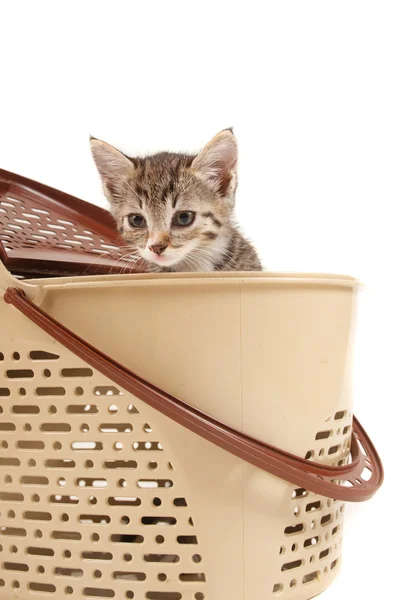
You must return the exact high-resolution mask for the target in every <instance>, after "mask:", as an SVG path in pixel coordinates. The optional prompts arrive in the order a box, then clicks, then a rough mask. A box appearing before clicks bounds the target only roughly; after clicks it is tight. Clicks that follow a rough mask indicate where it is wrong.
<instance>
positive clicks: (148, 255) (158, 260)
mask: <svg viewBox="0 0 400 600" xmlns="http://www.w3.org/2000/svg"><path fill="white" fill-rule="evenodd" d="M139 252H140V254H141V256H142V258H144V260H146V261H147V262H149V263H152V264H153V265H158V266H160V265H162V266H165V267H172V266H173V265H176V264H177V263H179V262H181V260H182V259H183V258H184V256H182V255H181V254H180V253H176V252H173V251H168V250H167V251H166V253H164V254H159V255H158V254H154V252H151V251H150V250H148V249H147V248H144V249H143V250H139Z"/></svg>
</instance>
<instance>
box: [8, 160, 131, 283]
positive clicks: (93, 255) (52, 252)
mask: <svg viewBox="0 0 400 600" xmlns="http://www.w3.org/2000/svg"><path fill="white" fill-rule="evenodd" d="M121 244H123V242H122V240H121V239H120V238H119V235H118V233H117V231H116V229H115V226H114V222H113V219H112V217H111V215H110V214H109V213H108V212H107V211H105V210H103V209H101V208H98V207H96V206H93V205H91V204H89V203H87V202H84V201H82V200H79V199H78V198H74V197H73V196H70V195H68V194H64V193H63V192H60V191H58V190H55V189H52V188H50V187H48V186H44V185H42V184H39V183H36V182H34V181H31V180H29V179H25V178H23V177H20V176H17V175H14V174H12V173H8V172H7V171H2V170H1V169H0V259H1V260H2V261H3V262H4V264H5V265H6V266H7V268H8V269H9V270H11V271H13V272H14V273H15V274H22V275H23V276H25V277H40V276H48V275H57V274H82V273H85V274H102V273H130V272H138V271H139V270H140V267H139V266H138V265H137V264H136V260H133V258H132V255H131V253H130V252H129V249H121V248H120V245H121Z"/></svg>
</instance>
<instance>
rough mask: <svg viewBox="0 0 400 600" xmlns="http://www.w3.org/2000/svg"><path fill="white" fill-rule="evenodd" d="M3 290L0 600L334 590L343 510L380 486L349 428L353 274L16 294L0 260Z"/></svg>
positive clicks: (222, 596) (66, 284)
mask: <svg viewBox="0 0 400 600" xmlns="http://www.w3.org/2000/svg"><path fill="white" fill-rule="evenodd" d="M0 288H1V292H2V293H1V295H2V296H3V294H4V300H3V301H1V302H0V331H1V345H0V365H1V374H2V380H1V382H0V405H1V409H0V412H1V414H0V419H1V420H0V440H1V441H0V477H1V479H0V481H1V484H0V513H1V515H0V544H1V545H0V550H1V552H0V562H1V567H2V568H1V573H0V599H1V600H9V598H11V597H14V596H15V597H16V596H18V597H19V598H21V600H25V599H26V600H29V599H30V598H32V599H34V598H40V599H41V598H43V599H44V598H46V599H49V598H52V597H53V598H57V599H58V600H59V599H60V598H64V597H65V598H67V597H68V596H69V595H74V596H75V597H78V598H88V597H89V598H117V599H120V598H128V599H129V598H131V599H132V598H134V599H135V600H181V599H182V600H189V599H190V600H273V599H275V598H279V599H281V600H284V599H286V598H291V599H295V600H303V599H308V598H311V597H314V596H315V595H317V594H319V593H320V592H322V591H323V590H324V589H325V588H326V587H327V586H328V585H329V584H330V583H331V581H332V580H333V578H334V577H335V576H336V573H337V572H338V567H339V565H340V555H341V541H342V527H343V510H344V500H354V501H358V500H365V499H367V498H369V497H370V496H371V495H372V494H373V493H374V492H375V491H376V489H378V487H379V486H380V484H381V483H382V477H383V473H382V465H381V463H380V460H379V457H378V455H377V454H376V451H375V450H374V448H373V446H372V444H371V442H370V441H369V439H368V437H367V436H366V434H365V432H364V431H363V429H362V428H361V426H360V425H359V423H358V422H357V421H356V420H355V421H354V431H353V438H352V437H351V436H352V400H351V351H352V324H353V312H354V304H355V298H356V290H357V284H356V282H355V280H353V279H351V278H348V277H341V276H327V275H322V276H320V275H281V274H272V273H270V274H265V273H260V274H251V275H250V274H249V275H247V274H236V275H235V274H231V275H228V274H224V275H223V276H222V277H221V276H216V275H213V274H212V275H207V278H205V277H204V276H201V275H198V276H196V275H190V276H188V275H183V274H182V275H177V274H171V275H169V274H163V275H161V276H155V275H153V276H150V275H124V276H114V275H108V276H96V277H80V278H78V277H75V278H67V279H51V278H49V279H46V280H44V279H43V280H32V281H30V282H29V283H27V282H22V281H17V280H16V279H14V278H13V277H12V276H11V275H10V274H9V273H8V272H7V270H6V269H5V268H4V266H3V265H2V264H0ZM72 332H73V333H72ZM78 336H79V337H78ZM109 357H112V359H111V358H109ZM133 373H134V374H135V375H133ZM148 382H151V383H148ZM162 390H163V391H162ZM351 440H352V441H351ZM350 445H352V449H351V453H352V461H351V464H349V460H348V457H349V451H350ZM274 446H276V447H278V448H279V450H278V449H277V448H274ZM294 455H295V456H294ZM297 457H299V458H297ZM338 465H339V467H338V468H333V467H335V466H338ZM268 471H269V472H268ZM278 475H279V477H278ZM338 480H341V481H344V484H342V485H339V483H338ZM367 480H368V481H367Z"/></svg>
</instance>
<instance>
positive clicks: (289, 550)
mask: <svg viewBox="0 0 400 600" xmlns="http://www.w3.org/2000/svg"><path fill="white" fill-rule="evenodd" d="M351 422H352V415H351V414H350V413H349V412H348V411H346V410H342V411H337V412H336V413H335V414H334V415H333V416H332V417H330V418H329V419H328V420H327V421H326V428H324V429H323V430H321V431H318V432H317V434H316V436H315V445H314V447H313V448H312V449H310V450H308V452H307V453H306V456H305V458H306V459H308V460H312V461H314V462H323V463H324V464H329V465H332V466H341V465H344V464H347V461H348V457H349V452H350V441H351ZM343 513H344V503H343V502H338V501H336V500H331V499H328V498H322V497H321V496H316V495H315V494H312V493H310V492H308V491H307V490H305V489H302V488H294V489H293V493H292V500H291V504H290V507H289V510H288V523H287V525H286V527H285V528H284V531H283V540H284V541H283V545H281V546H280V547H279V548H277V552H278V553H279V555H280V558H281V575H280V578H279V580H278V581H277V582H276V583H274V584H273V585H272V593H273V595H274V596H279V597H280V598H282V599H283V598H286V597H288V598H289V597H293V591H294V589H296V588H299V587H303V586H310V597H312V596H313V592H312V585H313V584H318V583H320V582H321V580H322V579H323V578H324V577H327V576H328V575H329V573H330V572H331V571H333V570H334V569H336V568H337V567H338V566H339V564H340V557H341V545H342V527H343V516H344V514H343ZM317 591H318V590H317Z"/></svg>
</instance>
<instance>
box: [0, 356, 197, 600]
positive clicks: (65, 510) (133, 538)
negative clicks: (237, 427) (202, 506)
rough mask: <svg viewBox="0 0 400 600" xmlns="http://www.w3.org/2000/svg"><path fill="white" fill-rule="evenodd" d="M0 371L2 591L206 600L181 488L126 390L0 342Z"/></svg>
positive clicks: (79, 366) (6, 594)
mask: <svg viewBox="0 0 400 600" xmlns="http://www.w3.org/2000/svg"><path fill="white" fill-rule="evenodd" d="M56 348H59V347H58V346H57V347H56ZM57 352H58V350H57ZM65 355H66V356H67V357H69V356H70V354H69V353H65ZM0 369H1V371H2V373H3V374H4V379H1V380H0V562H1V566H2V569H1V573H0V598H1V599H5V598H10V597H11V596H12V595H14V594H16V595H19V596H20V597H21V598H27V597H30V596H31V595H32V597H35V598H49V597H52V596H53V597H57V598H61V597H68V596H70V595H74V596H75V597H79V598H82V597H94V598H114V597H115V598H124V597H126V598H135V600H180V599H181V598H182V599H189V598H190V599H195V600H203V599H204V598H207V597H208V596H207V593H206V590H207V583H206V573H205V571H204V568H203V556H202V550H201V545H200V538H199V537H198V532H197V530H196V527H195V523H194V521H193V519H192V515H191V512H190V507H189V506H188V502H187V500H186V498H185V490H184V489H182V488H181V487H180V486H179V484H178V482H177V481H176V477H175V471H174V465H173V464H171V462H170V458H169V456H168V451H167V450H166V449H164V446H163V443H162V441H161V440H160V439H159V437H158V436H157V432H156V431H154V430H153V429H152V425H151V423H148V422H146V420H145V419H143V418H142V416H141V414H140V413H139V411H138V410H137V408H136V406H135V404H134V399H133V397H132V396H131V395H130V394H124V393H123V392H122V391H121V390H120V389H118V388H117V387H116V386H115V385H114V384H112V383H110V382H109V380H107V379H106V378H105V377H103V376H102V375H100V374H98V373H96V372H93V370H92V369H90V368H89V367H85V365H84V363H82V361H80V360H79V359H73V360H71V359H70V358H69V359H68V358H67V359H66V358H65V356H64V358H63V356H60V354H55V353H53V352H49V349H48V348H46V349H45V350H43V349H42V348H37V347H32V348H31V350H30V351H29V352H27V351H26V346H25V345H24V349H23V350H22V349H21V348H18V345H16V346H15V348H13V349H10V348H9V346H7V349H5V348H4V347H3V348H0Z"/></svg>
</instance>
